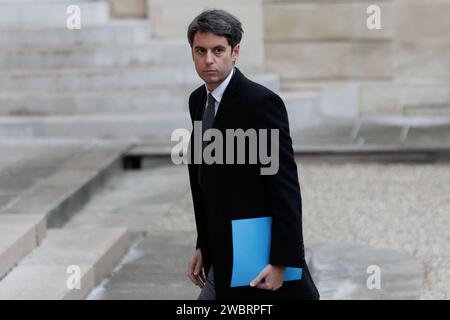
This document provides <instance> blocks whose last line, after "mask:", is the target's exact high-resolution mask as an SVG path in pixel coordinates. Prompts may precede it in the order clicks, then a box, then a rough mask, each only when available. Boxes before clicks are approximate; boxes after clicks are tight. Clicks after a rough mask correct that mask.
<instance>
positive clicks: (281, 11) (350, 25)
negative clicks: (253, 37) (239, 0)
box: [264, 1, 394, 41]
mask: <svg viewBox="0 0 450 320" xmlns="http://www.w3.org/2000/svg"><path fill="white" fill-rule="evenodd" d="M368 5H369V4H367V3H360V2H337V1H336V2H331V1H329V2H319V3H313V2H305V3H302V2H289V3H266V4H265V5H264V37H265V39H266V40H282V39H289V40H325V41H327V40H336V39H342V40H344V39H345V40H355V39H366V40H367V39H373V40H376V39H385V40H387V39H392V38H393V36H394V29H393V10H394V8H393V5H392V2H391V1H387V2H381V3H377V5H379V6H380V9H381V29H380V30H369V29H368V28H367V25H366V22H367V18H368V16H369V15H368V14H367V13H366V9H367V7H368Z"/></svg>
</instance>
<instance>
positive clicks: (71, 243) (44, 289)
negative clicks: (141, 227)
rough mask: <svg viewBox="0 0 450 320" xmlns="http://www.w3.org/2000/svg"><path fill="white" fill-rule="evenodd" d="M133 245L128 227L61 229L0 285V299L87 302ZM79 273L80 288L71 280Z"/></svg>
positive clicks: (24, 260)
mask: <svg viewBox="0 0 450 320" xmlns="http://www.w3.org/2000/svg"><path fill="white" fill-rule="evenodd" d="M129 246H130V235H129V232H128V231H127V229H125V228H104V229H98V228H80V229H67V230H65V229H59V230H51V231H49V232H48V235H47V239H46V240H45V241H44V242H43V243H42V245H41V246H40V247H39V248H37V249H36V250H34V251H33V252H32V253H31V254H30V255H28V256H27V257H26V258H25V259H23V260H22V262H21V263H20V264H19V265H18V266H17V267H16V268H15V269H14V270H13V271H12V272H11V273H10V274H9V275H8V276H7V277H6V278H5V279H3V281H1V282H0V299H2V300H3V299H8V300H9V299H11V300H16V299H20V300H58V299H84V298H86V297H87V295H88V294H89V292H90V291H91V290H92V289H94V287H95V286H97V285H98V284H99V283H100V282H101V281H102V280H103V279H104V278H106V277H107V276H108V274H109V273H110V272H111V271H112V270H113V269H114V267H115V266H116V265H117V264H118V263H119V262H120V260H121V259H122V257H123V256H124V255H125V253H126V252H127V250H128V248H129ZM71 268H74V270H76V269H77V268H79V269H78V270H79V271H80V288H79V289H76V288H75V289H73V287H72V288H71V287H70V284H75V283H76V282H71V280H70V279H71V277H72V276H73V275H76V271H71V270H72V269H71Z"/></svg>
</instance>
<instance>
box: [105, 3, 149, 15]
mask: <svg viewBox="0 0 450 320" xmlns="http://www.w3.org/2000/svg"><path fill="white" fill-rule="evenodd" d="M108 3H109V6H110V12H111V16H112V17H113V18H146V17H147V1H146V0H126V1H123V0H108Z"/></svg>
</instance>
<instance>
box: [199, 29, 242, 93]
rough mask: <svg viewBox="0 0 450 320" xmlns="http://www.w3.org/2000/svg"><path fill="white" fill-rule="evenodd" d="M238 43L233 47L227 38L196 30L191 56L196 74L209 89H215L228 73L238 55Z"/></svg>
mask: <svg viewBox="0 0 450 320" xmlns="http://www.w3.org/2000/svg"><path fill="white" fill-rule="evenodd" d="M239 48H240V45H239V44H237V45H236V46H235V47H234V48H233V49H232V48H231V46H230V45H229V44H228V41H227V38H225V37H223V36H218V35H216V34H214V33H212V32H197V33H196V34H195V36H194V42H193V45H192V58H193V60H194V63H195V69H196V70H197V73H198V75H199V76H200V78H202V80H203V81H205V83H206V86H207V87H208V90H209V91H213V90H214V89H216V88H217V87H218V86H219V85H220V83H221V82H222V81H223V80H225V78H226V77H227V76H228V74H229V73H230V71H231V69H232V68H233V67H234V63H235V62H236V60H237V58H238V57H239Z"/></svg>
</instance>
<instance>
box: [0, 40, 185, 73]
mask: <svg viewBox="0 0 450 320" xmlns="http://www.w3.org/2000/svg"><path fill="white" fill-rule="evenodd" d="M141 64H147V65H149V64H158V65H180V64H181V65H183V64H184V65H191V64H192V57H191V54H190V48H189V45H188V44H187V42H186V41H185V40H183V41H180V40H175V41H151V42H149V43H148V44H142V45H129V44H127V45H120V46H117V45H101V46H99V45H89V46H55V47H50V46H45V47H33V48H23V47H15V48H5V49H4V50H2V51H1V52H0V68H1V69H3V70H13V69H30V68H36V69H38V68H42V69H45V68H90V67H94V68H98V67H127V66H136V65H141Z"/></svg>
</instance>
